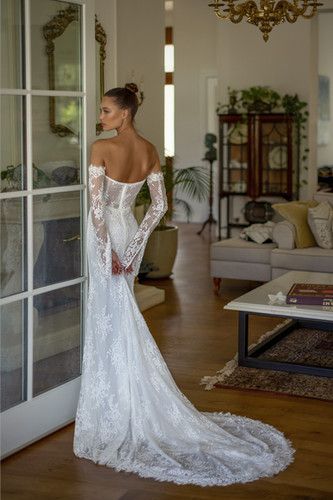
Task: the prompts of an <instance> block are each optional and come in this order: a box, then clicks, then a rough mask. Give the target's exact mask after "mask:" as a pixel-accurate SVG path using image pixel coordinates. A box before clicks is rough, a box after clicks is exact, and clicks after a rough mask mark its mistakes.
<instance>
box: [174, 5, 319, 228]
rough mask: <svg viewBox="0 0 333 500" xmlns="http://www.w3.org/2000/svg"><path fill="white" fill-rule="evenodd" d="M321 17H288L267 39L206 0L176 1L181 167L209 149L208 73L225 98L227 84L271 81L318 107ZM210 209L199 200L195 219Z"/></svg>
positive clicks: (178, 153)
mask: <svg viewBox="0 0 333 500" xmlns="http://www.w3.org/2000/svg"><path fill="white" fill-rule="evenodd" d="M316 22H317V20H316V19H312V20H305V19H299V20H298V21H297V22H296V23H295V24H289V23H287V22H286V23H284V24H281V25H280V26H277V27H275V28H274V29H273V31H272V32H271V35H270V38H269V41H268V42H264V40H263V38H262V35H261V32H260V31H259V29H258V28H257V27H255V26H253V25H250V24H249V23H246V21H243V22H241V23H239V24H233V23H231V22H230V21H221V20H219V19H218V18H217V17H216V16H215V14H214V12H213V10H212V9H211V8H209V7H208V6H207V2H206V1H204V0H175V9H174V30H175V93H176V97H175V100H176V111H175V112H176V119H175V121H176V151H175V154H176V166H177V167H184V166H188V165H194V164H196V165H199V164H200V160H201V158H202V157H203V153H204V151H205V148H204V146H203V138H204V134H205V132H206V131H207V130H205V126H206V113H207V110H206V109H205V106H206V96H205V88H204V85H203V83H202V81H203V79H204V78H205V75H207V74H211V75H213V74H216V75H217V76H218V79H219V87H218V95H217V100H219V101H221V102H223V103H224V102H227V87H228V86H230V87H232V88H236V89H241V88H244V87H248V86H251V85H269V86H271V87H272V88H274V89H276V90H277V91H278V92H280V93H281V94H284V93H290V94H295V93H297V94H298V96H299V97H300V99H302V100H304V101H307V102H308V103H309V106H310V108H309V109H310V111H311V110H312V111H313V108H314V104H313V102H312V94H313V88H315V85H314V83H313V82H314V78H316V74H315V71H316V64H315V62H314V57H316V54H315V53H314V50H313V43H315V41H314V36H315V33H316V30H315V29H314V27H315V25H316ZM315 111H316V110H315ZM313 120H316V116H314V115H313V116H311V117H310V120H309V127H308V133H309V144H310V145H311V147H312V150H311V152H310V157H309V173H308V177H309V179H308V181H309V185H308V187H307V188H306V189H303V190H302V193H301V194H302V197H307V196H311V194H312V192H313V189H314V182H315V181H314V179H315V171H316V164H315V157H316V148H315V143H314V135H315V133H316V127H315V123H313ZM304 147H306V144H304ZM202 164H203V163H202ZM215 168H217V166H216V167H215ZM216 201H217V200H216ZM192 204H193V203H192ZM216 213H217V209H216V206H215V208H214V214H216ZM207 214H208V202H207V203H203V204H200V205H199V204H195V216H194V217H193V219H192V220H193V221H197V222H201V221H203V220H205V219H206V218H207ZM183 220H185V219H184V218H183Z"/></svg>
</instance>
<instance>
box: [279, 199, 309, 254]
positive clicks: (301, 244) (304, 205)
mask: <svg viewBox="0 0 333 500" xmlns="http://www.w3.org/2000/svg"><path fill="white" fill-rule="evenodd" d="M317 205H318V202H317V201H315V200H310V201H290V202H288V203H275V204H274V205H273V208H274V210H276V211H277V212H279V214H280V215H282V216H283V217H284V218H285V219H286V220H287V221H289V222H291V223H292V224H294V226H295V229H296V233H295V243H296V247H297V248H307V247H312V246H314V245H315V244H316V240H315V238H314V236H313V234H312V232H311V229H310V226H309V224H308V221H307V214H308V208H309V207H315V206H317Z"/></svg>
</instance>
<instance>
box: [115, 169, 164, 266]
mask: <svg viewBox="0 0 333 500" xmlns="http://www.w3.org/2000/svg"><path fill="white" fill-rule="evenodd" d="M147 184H148V187H149V192H150V197H151V201H152V202H151V205H150V206H149V208H148V210H147V212H146V214H145V217H144V219H143V220H142V222H141V224H140V226H139V228H138V230H137V232H136V233H135V235H134V237H133V238H132V240H131V241H130V243H129V244H128V246H127V248H126V250H125V253H124V256H123V258H122V263H123V265H124V266H125V268H126V267H128V266H129V265H130V264H131V263H132V262H133V259H134V257H136V256H137V254H138V253H139V251H140V250H141V251H142V250H144V247H145V246H146V244H147V240H148V238H149V236H150V234H151V233H152V231H153V230H154V229H155V227H156V226H157V224H158V223H159V221H160V220H161V218H162V217H163V215H164V214H165V213H166V211H167V209H168V202H167V196H166V190H165V185H164V179H163V173H162V172H152V173H150V174H149V175H148V177H147ZM141 253H142V252H141ZM140 260H141V259H140Z"/></svg>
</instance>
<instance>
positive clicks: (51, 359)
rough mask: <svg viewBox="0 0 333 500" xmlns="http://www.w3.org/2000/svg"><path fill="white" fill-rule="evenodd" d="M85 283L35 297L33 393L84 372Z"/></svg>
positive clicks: (38, 392)
mask: <svg viewBox="0 0 333 500" xmlns="http://www.w3.org/2000/svg"><path fill="white" fill-rule="evenodd" d="M80 300H81V285H74V286H69V287H66V288H60V289H59V290H53V291H52V292H48V293H43V294H40V295H36V296H35V297H34V368H33V395H34V396H36V395H37V394H40V393H41V392H44V391H46V390H47V389H51V388H52V387H56V386H58V385H60V384H63V383H64V382H67V381H68V380H70V379H72V378H75V377H78V376H79V375H80V329H81V327H80V325H81V312H80V310H81V308H80Z"/></svg>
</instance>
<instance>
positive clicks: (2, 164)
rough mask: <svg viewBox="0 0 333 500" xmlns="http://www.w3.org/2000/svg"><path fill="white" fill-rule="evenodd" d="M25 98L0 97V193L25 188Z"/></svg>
mask: <svg viewBox="0 0 333 500" xmlns="http://www.w3.org/2000/svg"><path fill="white" fill-rule="evenodd" d="M24 103H25V97H23V96H14V95H1V96H0V122H1V127H0V168H1V177H0V192H5V191H20V190H21V189H24V188H25V168H24V167H22V165H23V166H24V164H25V161H24V142H25V140H24V133H25V131H24V122H25V119H24Z"/></svg>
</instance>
